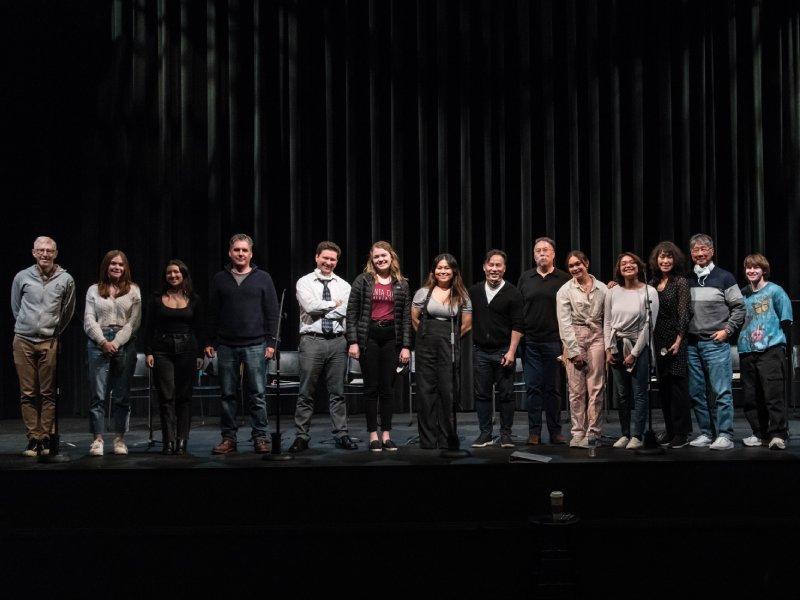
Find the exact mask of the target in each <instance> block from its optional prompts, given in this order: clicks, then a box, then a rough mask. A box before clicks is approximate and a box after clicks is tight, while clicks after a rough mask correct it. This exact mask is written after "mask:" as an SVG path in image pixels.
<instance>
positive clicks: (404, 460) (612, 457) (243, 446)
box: [0, 412, 800, 470]
mask: <svg viewBox="0 0 800 600" xmlns="http://www.w3.org/2000/svg"><path fill="white" fill-rule="evenodd" d="M195 421H196V422H195V424H194V425H193V427H192V430H191V435H190V438H189V454H188V455H187V456H183V457H168V456H162V455H161V454H160V450H161V443H160V439H161V433H160V431H159V430H158V429H155V430H154V432H153V438H154V440H155V441H156V444H155V445H154V446H149V445H148V439H149V433H148V427H147V422H146V421H145V420H142V419H135V420H133V421H132V423H131V430H130V432H129V433H128V435H127V436H126V441H127V443H128V446H129V450H130V453H129V454H128V455H127V456H115V455H113V454H112V453H111V447H112V443H111V442H112V439H113V435H112V434H107V435H106V436H105V439H106V455H105V456H103V457H92V456H89V444H90V442H91V439H92V437H91V435H90V434H89V433H88V432H87V427H88V421H87V420H86V419H74V418H70V419H62V423H61V429H62V440H63V442H64V446H63V450H64V452H65V453H66V454H68V455H69V457H70V458H71V459H72V460H71V461H70V462H69V463H68V464H63V465H50V464H41V463H38V462H37V461H36V459H35V458H28V457H24V456H22V455H21V452H22V450H23V449H24V447H25V444H26V440H25V437H24V434H23V427H22V422H21V421H20V420H3V421H0V469H37V470H38V469H157V468H170V469H174V468H176V467H177V468H186V469H193V468H205V469H207V468H229V467H234V466H239V467H247V468H287V467H298V468H301V467H309V466H313V467H352V466H364V467H381V466H403V465H406V466H410V465H447V464H457V465H491V464H502V463H508V462H510V458H511V455H512V453H513V452H515V451H524V452H532V453H535V454H536V455H539V456H543V457H547V458H549V459H550V464H554V465H555V464H564V463H584V462H589V463H590V462H602V463H608V462H610V463H615V462H648V461H677V462H684V461H719V462H730V461H751V460H752V461H797V460H800V438H796V439H790V440H789V442H788V444H787V448H786V450H785V451H775V450H769V449H768V448H766V447H761V448H750V447H746V446H744V445H743V444H742V443H741V440H742V439H743V438H744V437H746V436H748V435H750V433H751V431H750V428H749V426H748V425H747V422H746V421H745V419H744V418H742V417H740V416H739V417H737V418H736V419H735V423H734V435H735V443H736V447H735V448H734V449H733V450H728V451H722V452H720V451H712V450H709V449H708V448H693V447H691V446H686V447H685V448H681V449H677V450H666V451H665V453H664V454H663V455H658V456H652V457H651V456H640V455H638V454H636V453H635V452H633V451H630V450H618V449H614V448H611V447H610V445H611V444H612V443H613V442H614V441H615V440H616V439H617V437H618V436H619V424H618V422H617V418H616V414H614V413H611V414H610V415H609V418H608V422H607V423H606V424H605V425H604V429H603V444H602V445H601V446H600V447H599V448H597V449H596V452H595V457H590V456H589V451H588V450H587V449H584V448H570V447H569V446H567V445H563V444H562V445H552V444H549V443H545V444H542V445H540V446H536V447H532V446H526V445H525V441H526V439H527V434H528V431H527V413H524V412H518V413H517V415H516V418H515V426H514V429H513V434H514V442H515V445H516V447H515V448H514V449H504V448H500V447H499V446H495V447H487V448H471V447H470V444H471V443H472V441H473V440H474V439H475V438H476V437H477V435H478V425H477V418H476V416H475V414H474V413H464V414H460V415H459V432H460V438H461V447H462V448H465V449H467V450H468V451H469V452H470V454H471V456H469V457H465V458H459V459H445V458H442V457H440V455H439V452H438V451H436V450H422V449H420V448H419V447H418V445H417V444H416V442H415V439H414V438H415V436H416V433H417V430H416V419H415V420H414V422H413V423H412V424H409V418H408V414H400V415H397V416H396V419H395V426H394V430H393V432H392V436H393V439H394V440H395V442H396V443H397V444H398V446H399V447H400V449H399V451H397V452H380V453H377V452H375V453H374V452H369V451H368V450H367V443H366V440H368V439H369V436H368V433H367V430H366V424H365V420H364V417H363V416H361V415H359V416H355V417H351V418H350V420H349V425H350V435H351V437H352V438H354V439H356V440H358V442H359V448H358V450H340V449H337V448H335V446H334V442H333V436H332V434H331V433H330V424H329V423H330V422H329V418H328V416H327V415H325V414H320V415H316V416H315V418H314V420H313V422H312V427H311V442H310V447H309V449H308V450H307V451H305V452H302V453H300V454H298V455H295V456H294V460H291V461H286V462H270V461H263V460H261V459H262V457H261V456H259V455H256V454H254V453H253V451H252V444H251V443H250V440H249V437H250V427H249V425H244V424H243V423H244V422H243V421H240V430H239V436H238V438H239V452H237V453H235V454H231V455H227V456H213V455H212V454H211V448H212V447H213V446H214V445H215V444H216V443H217V442H218V441H219V439H220V434H219V425H218V421H217V419H215V418H207V419H206V420H205V422H204V423H203V424H201V423H200V422H199V419H196V420H195ZM155 425H156V426H157V420H156V422H155ZM270 427H274V420H273V421H272V422H271V423H270ZM281 427H282V429H283V436H282V437H283V443H282V448H283V451H284V452H286V450H287V449H288V447H289V445H290V444H291V443H292V440H293V439H294V425H293V423H292V422H291V420H289V421H288V422H287V420H286V419H283V420H282V424H281ZM562 427H563V431H564V433H565V435H567V437H569V423H564V424H563V425H562ZM662 428H663V422H662V421H661V419H660V418H655V416H654V429H655V430H656V431H660V430H661V429H662ZM789 428H790V431H800V419H791V420H790V424H789ZM498 434H499V427H498V426H497V425H495V435H498ZM693 435H696V433H695V434H693ZM543 437H544V440H545V442H546V441H548V440H547V434H546V433H545V434H544V436H543ZM692 437H693V436H692Z"/></svg>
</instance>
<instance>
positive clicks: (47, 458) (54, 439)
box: [37, 331, 72, 464]
mask: <svg viewBox="0 0 800 600" xmlns="http://www.w3.org/2000/svg"><path fill="white" fill-rule="evenodd" d="M53 346H55V348H56V368H55V369H54V371H53V377H54V378H55V381H54V382H53V383H54V385H53V388H54V389H55V406H54V407H53V434H52V435H51V436H50V452H48V453H47V454H46V455H44V454H39V456H38V457H37V460H38V461H39V462H40V463H49V464H54V463H65V462H69V461H70V460H72V459H71V458H70V457H69V454H61V435H60V434H59V427H58V407H59V405H60V404H61V388H60V387H59V385H58V366H59V363H60V362H61V361H60V360H58V359H59V355H60V354H61V332H60V331H59V332H58V333H57V334H56V337H54V338H53V339H52V340H51V342H50V352H52V351H53Z"/></svg>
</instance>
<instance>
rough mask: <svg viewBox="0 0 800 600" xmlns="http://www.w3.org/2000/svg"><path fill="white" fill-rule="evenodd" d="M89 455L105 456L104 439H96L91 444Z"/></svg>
mask: <svg viewBox="0 0 800 600" xmlns="http://www.w3.org/2000/svg"><path fill="white" fill-rule="evenodd" d="M89 456H103V440H95V441H93V442H92V445H91V446H89Z"/></svg>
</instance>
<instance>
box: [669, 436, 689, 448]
mask: <svg viewBox="0 0 800 600" xmlns="http://www.w3.org/2000/svg"><path fill="white" fill-rule="evenodd" d="M688 445H689V438H688V437H686V436H685V435H676V436H675V437H673V438H672V440H671V441H670V443H669V447H670V448H683V447H684V446H688Z"/></svg>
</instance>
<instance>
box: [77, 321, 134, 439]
mask: <svg viewBox="0 0 800 600" xmlns="http://www.w3.org/2000/svg"><path fill="white" fill-rule="evenodd" d="M117 331H119V329H118V328H114V327H107V328H104V329H103V336H104V337H105V338H106V339H107V340H108V341H113V340H114V336H115V335H116V334H117ZM135 346H136V344H135V343H134V339H133V338H132V339H130V340H129V341H128V343H127V344H125V345H124V346H122V347H121V348H119V350H118V351H117V353H116V354H115V355H114V356H106V355H105V354H103V351H102V350H101V349H100V346H98V345H97V344H95V343H94V342H93V341H92V340H89V343H88V345H87V349H86V350H87V355H88V359H89V390H90V392H91V398H90V399H89V426H90V428H91V431H92V433H93V434H94V435H98V434H101V433H103V432H104V431H105V422H106V398H107V396H108V393H109V391H110V392H111V400H112V404H111V415H112V418H113V421H114V432H115V433H119V434H123V433H125V432H127V431H128V426H129V424H130V417H131V401H130V386H131V378H132V377H133V371H134V369H136V348H135Z"/></svg>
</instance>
